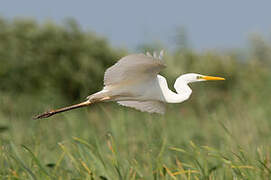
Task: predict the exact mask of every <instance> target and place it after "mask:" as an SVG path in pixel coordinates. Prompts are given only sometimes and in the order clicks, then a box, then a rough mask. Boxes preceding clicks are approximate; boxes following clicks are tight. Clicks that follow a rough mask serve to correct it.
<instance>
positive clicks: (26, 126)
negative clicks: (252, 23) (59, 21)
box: [0, 19, 271, 180]
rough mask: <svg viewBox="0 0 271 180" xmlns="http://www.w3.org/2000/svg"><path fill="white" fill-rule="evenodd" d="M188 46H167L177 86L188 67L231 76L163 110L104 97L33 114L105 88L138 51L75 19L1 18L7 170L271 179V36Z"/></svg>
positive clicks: (24, 174) (33, 174) (1, 166)
mask: <svg viewBox="0 0 271 180" xmlns="http://www.w3.org/2000/svg"><path fill="white" fill-rule="evenodd" d="M160 46H161V45H156V44H148V45H142V46H140V48H139V50H140V51H143V52H144V51H145V50H147V49H149V50H153V49H157V48H160ZM184 47H185V46H178V45H176V49H174V50H171V51H170V50H167V49H166V48H165V50H166V55H165V61H166V64H167V66H168V67H167V69H166V70H165V71H164V72H162V74H163V75H165V76H167V77H168V82H169V84H170V88H171V89H173V83H174V80H175V78H176V77H178V76H179V75H180V74H182V73H187V72H196V73H201V74H206V75H216V76H221V77H225V78H226V79H227V80H226V81H223V82H202V83H195V84H192V85H191V87H192V89H193V94H192V96H191V99H190V100H188V101H187V102H184V103H182V104H169V105H168V106H167V112H166V114H165V115H163V116H161V115H157V114H148V113H142V112H138V111H136V110H134V109H129V108H125V107H122V106H119V105H117V104H116V103H100V104H96V105H93V106H90V107H88V108H84V109H78V110H74V111H71V112H66V113H63V114H59V115H56V116H54V117H52V118H49V119H43V120H33V119H32V117H33V116H35V115H37V114H39V113H41V112H43V111H45V110H49V109H51V108H55V107H62V106H65V105H69V104H74V103H78V102H80V101H83V100H84V98H85V97H86V96H88V95H89V94H91V93H94V92H95V91H97V90H99V89H101V88H102V85H103V82H102V80H103V73H104V70H105V69H106V68H108V67H109V66H110V65H112V64H114V62H116V61H117V60H118V59H119V58H120V57H121V56H123V55H125V54H128V53H131V52H128V51H127V50H125V49H118V48H114V47H111V46H110V44H109V43H108V42H107V41H106V39H104V38H102V37H99V36H98V35H96V34H95V33H93V32H84V31H82V30H81V29H80V27H79V26H78V25H77V24H76V23H75V22H74V21H67V22H66V23H65V24H64V25H61V26H60V25H55V24H54V23H51V22H48V23H45V24H37V23H36V22H34V21H31V20H20V19H19V20H18V19H17V20H13V21H8V20H5V19H0V62H1V65H0V177H1V179H59V180H60V179H63V180H67V179H73V180H75V179H101V180H106V179H108V180H109V179H110V180H115V179H123V180H124V179H127V180H132V179H156V180H158V179H185V180H190V179H191V180H192V179H195V180H197V179H208V180H216V179H251V180H256V179H261V180H262V179H263V180H265V179H266V180H268V179H270V178H271V160H270V155H271V150H270V148H271V120H270V117H271V109H270V100H271V93H270V92H271V71H270V68H271V53H270V52H271V44H270V42H268V41H266V40H265V38H264V37H261V36H256V35H255V36H253V37H251V38H250V41H249V44H248V46H247V47H246V48H244V49H231V50H225V51H223V52H222V51H215V50H210V51H205V52H201V53H198V52H195V51H193V49H191V48H188V47H185V48H184ZM139 50H138V51H139ZM157 50H159V49H157Z"/></svg>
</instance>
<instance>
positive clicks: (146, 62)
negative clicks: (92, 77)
mask: <svg viewBox="0 0 271 180" xmlns="http://www.w3.org/2000/svg"><path fill="white" fill-rule="evenodd" d="M165 67H166V66H165V64H164V62H163V61H161V60H160V59H158V58H154V57H152V56H149V55H148V56H146V55H144V54H132V55H128V56H125V57H123V58H121V59H120V60H119V61H118V62H117V63H116V64H114V65H113V66H111V67H110V68H108V69H107V70H106V72H105V75H104V85H105V86H108V85H113V84H119V83H127V82H133V81H137V80H142V79H144V80H145V79H150V78H155V77H156V75H157V74H158V73H159V72H160V71H161V70H162V69H163V68H165Z"/></svg>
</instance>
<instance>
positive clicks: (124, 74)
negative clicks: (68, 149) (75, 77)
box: [36, 51, 224, 118]
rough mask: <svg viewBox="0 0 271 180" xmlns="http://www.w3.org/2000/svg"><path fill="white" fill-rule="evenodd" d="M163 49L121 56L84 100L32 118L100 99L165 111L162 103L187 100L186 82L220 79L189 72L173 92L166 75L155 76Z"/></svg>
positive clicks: (187, 87) (81, 105) (160, 65)
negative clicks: (96, 88) (97, 89)
mask: <svg viewBox="0 0 271 180" xmlns="http://www.w3.org/2000/svg"><path fill="white" fill-rule="evenodd" d="M162 58H163V51H161V52H160V55H159V57H158V56H157V54H156V53H154V54H153V56H152V55H150V54H149V53H147V54H146V55H144V54H132V55H128V56H125V57H123V58H121V59H120V60H119V61H118V62H117V63H116V64H115V65H113V66H111V67H110V68H108V69H107V70H106V72H105V76H104V88H103V89H102V90H101V91H99V92H97V93H95V94H92V95H90V96H88V97H87V101H85V102H83V103H80V104H77V105H73V106H69V107H65V108H61V109H57V110H52V111H49V112H46V113H44V114H41V115H39V116H36V118H45V117H49V116H52V115H54V114H57V113H59V112H63V111H68V110H71V109H75V108H79V107H83V106H88V105H90V104H93V103H96V102H101V101H117V102H118V103H119V104H120V105H123V106H127V107H133V108H135V109H138V110H141V111H146V112H151V113H152V112H156V113H161V114H163V113H164V112H165V103H181V102H183V101H185V100H187V99H188V98H189V97H190V95H191V93H192V90H191V88H190V87H189V86H188V83H191V82H197V81H205V80H224V78H220V77H212V76H203V75H200V74H195V73H189V74H184V75H182V76H180V77H178V78H177V80H176V82H175V84H174V88H175V90H176V92H177V93H175V92H173V91H171V90H170V89H169V88H168V84H167V81H166V78H165V77H163V76H161V75H159V72H160V71H161V70H163V69H164V68H165V67H166V65H165V63H164V62H163V60H162Z"/></svg>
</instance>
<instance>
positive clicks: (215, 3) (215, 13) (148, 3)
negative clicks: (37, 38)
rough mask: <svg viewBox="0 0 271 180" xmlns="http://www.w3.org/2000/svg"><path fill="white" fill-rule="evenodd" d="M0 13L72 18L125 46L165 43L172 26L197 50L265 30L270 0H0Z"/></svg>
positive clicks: (270, 28)
mask: <svg viewBox="0 0 271 180" xmlns="http://www.w3.org/2000/svg"><path fill="white" fill-rule="evenodd" d="M0 15H2V16H4V17H9V18H13V17H32V18H35V19H37V20H39V21H41V22H42V21H44V20H46V19H52V20H54V21H56V22H58V23H60V22H62V21H63V19H65V18H66V17H72V18H74V19H76V20H77V21H78V22H79V24H80V25H81V26H82V27H83V28H84V29H88V30H91V31H95V32H97V33H98V34H100V35H103V36H106V37H107V38H108V39H109V41H110V42H111V43H112V44H113V45H118V46H122V47H124V46H128V47H129V48H131V49H134V48H136V47H137V45H138V44H141V43H144V42H151V41H154V40H160V41H161V42H163V43H164V44H165V45H166V46H169V47H170V46H171V45H170V44H172V43H173V41H172V38H173V37H174V33H175V29H176V27H178V26H183V27H185V28H186V30H187V32H188V34H189V39H190V41H191V44H192V47H194V48H196V49H198V50H204V49H209V48H211V49H213V48H218V49H221V48H233V47H243V46H244V45H245V43H246V42H247V39H248V36H249V34H251V33H253V32H257V33H261V34H263V35H265V36H266V37H268V38H270V35H271V1H270V0H223V1H222V0H197V1H196V0H168V1H166V0H134V1H131V0H107V1H105V0H88V1H87V0H85V1H82V0H81V1H68V0H46V1H37V0H27V1H19V0H17V1H15V0H9V1H2V2H1V6H0Z"/></svg>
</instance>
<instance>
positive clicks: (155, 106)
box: [118, 101, 166, 114]
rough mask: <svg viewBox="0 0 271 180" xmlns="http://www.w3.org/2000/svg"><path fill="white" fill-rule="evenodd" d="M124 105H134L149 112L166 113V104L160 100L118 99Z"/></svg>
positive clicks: (133, 106)
mask: <svg viewBox="0 0 271 180" xmlns="http://www.w3.org/2000/svg"><path fill="white" fill-rule="evenodd" d="M118 103H119V104H120V105H122V106H127V107H132V108H135V109H137V110H140V111H143V112H149V113H159V114H164V113H165V109H166V108H165V104H164V103H162V102H159V101H118Z"/></svg>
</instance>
